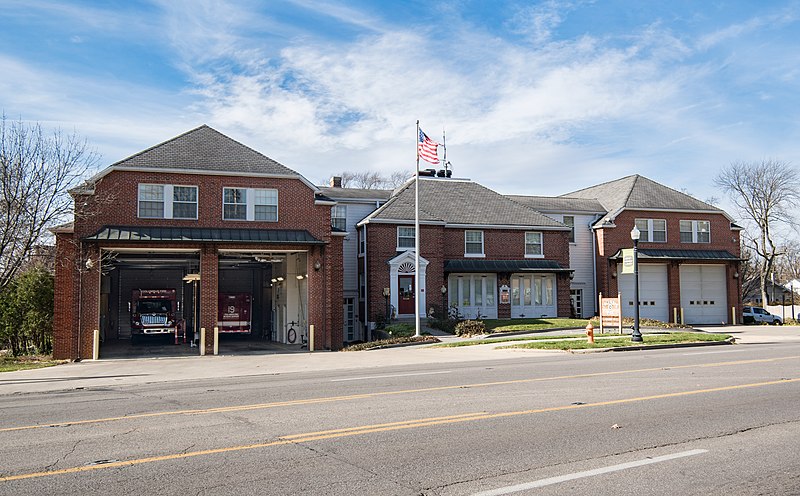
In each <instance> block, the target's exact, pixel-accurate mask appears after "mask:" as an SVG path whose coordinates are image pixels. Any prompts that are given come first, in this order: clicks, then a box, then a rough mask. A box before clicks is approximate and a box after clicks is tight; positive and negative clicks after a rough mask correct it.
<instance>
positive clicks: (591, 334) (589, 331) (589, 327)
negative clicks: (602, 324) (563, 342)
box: [586, 322, 594, 343]
mask: <svg viewBox="0 0 800 496" xmlns="http://www.w3.org/2000/svg"><path fill="white" fill-rule="evenodd" d="M586 338H587V340H588V341H589V342H590V343H594V327H593V326H592V323H591V322H589V323H588V324H586Z"/></svg>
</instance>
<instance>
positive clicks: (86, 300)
mask: <svg viewBox="0 0 800 496" xmlns="http://www.w3.org/2000/svg"><path fill="white" fill-rule="evenodd" d="M82 260H83V262H82V267H79V269H80V272H81V286H82V288H81V299H80V305H81V308H80V310H79V312H80V316H81V317H80V318H81V324H80V327H81V328H80V329H79V332H80V340H79V354H78V358H82V359H88V358H92V346H93V335H94V330H95V329H98V330H99V329H100V249H99V248H98V246H97V245H88V246H87V245H84V256H83V259H82Z"/></svg>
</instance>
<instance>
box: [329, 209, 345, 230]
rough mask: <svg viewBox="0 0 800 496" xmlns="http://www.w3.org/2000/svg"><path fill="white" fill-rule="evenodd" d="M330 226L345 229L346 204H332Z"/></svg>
mask: <svg viewBox="0 0 800 496" xmlns="http://www.w3.org/2000/svg"><path fill="white" fill-rule="evenodd" d="M331 227H333V228H335V229H338V230H340V231H346V230H347V206H346V205H334V206H332V207H331Z"/></svg>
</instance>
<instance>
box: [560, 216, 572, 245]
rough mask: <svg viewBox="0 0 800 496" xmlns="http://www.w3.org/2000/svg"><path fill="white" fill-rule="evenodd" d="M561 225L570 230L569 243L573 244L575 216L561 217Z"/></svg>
mask: <svg viewBox="0 0 800 496" xmlns="http://www.w3.org/2000/svg"><path fill="white" fill-rule="evenodd" d="M561 223H562V224H564V225H565V226H568V227H569V228H570V232H569V242H570V243H574V242H575V216H574V215H565V216H563V217H562V221H561Z"/></svg>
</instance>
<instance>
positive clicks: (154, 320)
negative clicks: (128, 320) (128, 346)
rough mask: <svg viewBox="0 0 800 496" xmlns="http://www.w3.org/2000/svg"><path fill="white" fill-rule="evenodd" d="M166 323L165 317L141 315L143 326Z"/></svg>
mask: <svg viewBox="0 0 800 496" xmlns="http://www.w3.org/2000/svg"><path fill="white" fill-rule="evenodd" d="M166 323H167V316H166V315H142V324H144V325H164V324H166Z"/></svg>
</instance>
